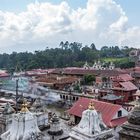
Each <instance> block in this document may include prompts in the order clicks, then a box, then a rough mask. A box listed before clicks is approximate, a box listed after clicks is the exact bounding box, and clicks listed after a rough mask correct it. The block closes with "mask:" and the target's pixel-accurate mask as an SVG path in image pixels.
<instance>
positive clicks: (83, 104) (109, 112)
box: [68, 98, 122, 126]
mask: <svg viewBox="0 0 140 140" xmlns="http://www.w3.org/2000/svg"><path fill="white" fill-rule="evenodd" d="M90 101H91V99H88V98H80V99H79V100H78V101H77V102H76V103H75V104H74V105H73V106H72V107H71V108H70V109H69V110H68V112H69V113H70V114H72V115H75V116H78V117H82V112H83V111H84V110H86V109H87V108H88V105H89V102H90ZM92 101H93V103H94V107H95V109H96V110H97V111H99V112H101V114H102V118H103V121H104V123H105V124H106V125H107V126H112V125H111V120H113V117H114V116H115V114H116V113H117V112H118V111H119V110H120V109H121V108H122V106H121V105H116V104H111V103H107V102H102V101H98V100H95V99H92Z"/></svg>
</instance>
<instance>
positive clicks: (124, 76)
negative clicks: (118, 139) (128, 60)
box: [119, 74, 134, 82]
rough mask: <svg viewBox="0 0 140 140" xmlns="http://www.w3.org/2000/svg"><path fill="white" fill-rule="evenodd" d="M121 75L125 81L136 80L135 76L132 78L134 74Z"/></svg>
mask: <svg viewBox="0 0 140 140" xmlns="http://www.w3.org/2000/svg"><path fill="white" fill-rule="evenodd" d="M119 77H120V79H121V80H122V81H124V82H127V81H132V80H134V78H132V76H130V75H129V74H120V75H119Z"/></svg>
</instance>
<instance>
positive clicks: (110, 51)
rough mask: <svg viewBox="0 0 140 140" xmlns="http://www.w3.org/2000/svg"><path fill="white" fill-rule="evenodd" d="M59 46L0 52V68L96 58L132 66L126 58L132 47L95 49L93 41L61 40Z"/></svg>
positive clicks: (50, 65)
mask: <svg viewBox="0 0 140 140" xmlns="http://www.w3.org/2000/svg"><path fill="white" fill-rule="evenodd" d="M59 46H60V47H59V48H46V49H45V50H43V51H35V52H34V53H30V52H21V53H16V52H13V53H12V54H6V53H4V54H0V68H1V69H2V68H3V69H8V70H9V71H14V70H15V69H16V67H18V69H22V70H29V69H35V68H56V67H68V66H83V64H84V63H85V61H87V62H88V63H89V64H90V65H92V64H93V63H94V62H95V61H96V60H101V61H105V62H106V65H108V63H109V62H110V61H114V63H115V64H116V66H117V67H122V68H123V67H124V68H127V67H132V66H134V63H133V62H130V60H129V59H128V56H129V52H130V51H131V50H132V48H129V47H127V46H124V47H121V48H119V47H118V46H111V47H110V46H103V47H102V48H101V49H100V50H97V49H96V46H95V45H94V43H92V44H91V45H89V46H88V45H86V46H83V45H82V44H81V43H77V42H73V43H69V42H68V41H66V42H61V43H60V45H59Z"/></svg>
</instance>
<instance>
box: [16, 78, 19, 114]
mask: <svg viewBox="0 0 140 140" xmlns="http://www.w3.org/2000/svg"><path fill="white" fill-rule="evenodd" d="M18 80H19V79H16V113H17V112H18V104H17V100H18Z"/></svg>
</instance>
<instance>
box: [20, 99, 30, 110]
mask: <svg viewBox="0 0 140 140" xmlns="http://www.w3.org/2000/svg"><path fill="white" fill-rule="evenodd" d="M27 107H28V104H27V101H26V100H25V99H24V101H23V104H22V108H21V112H28V111H29V110H28V108H27Z"/></svg>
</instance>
